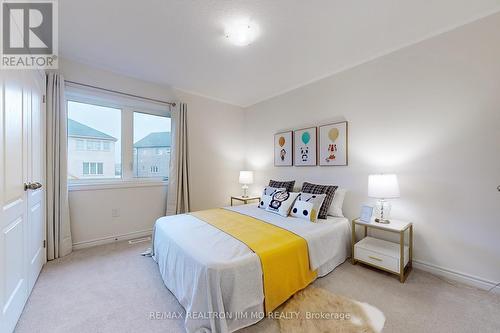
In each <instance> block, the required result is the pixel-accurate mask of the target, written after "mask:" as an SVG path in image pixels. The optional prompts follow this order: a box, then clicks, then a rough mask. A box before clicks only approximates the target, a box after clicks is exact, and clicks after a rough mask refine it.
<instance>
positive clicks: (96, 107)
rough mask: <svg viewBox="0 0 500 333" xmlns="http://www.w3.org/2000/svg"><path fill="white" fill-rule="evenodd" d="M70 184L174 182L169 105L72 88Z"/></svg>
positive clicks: (68, 95) (69, 99)
mask: <svg viewBox="0 0 500 333" xmlns="http://www.w3.org/2000/svg"><path fill="white" fill-rule="evenodd" d="M66 98H67V110H68V179H69V183H70V184H74V183H89V182H90V183H93V182H94V180H98V181H99V182H98V183H99V184H100V183H103V182H104V183H106V182H108V181H113V182H116V181H119V180H127V181H131V180H134V179H135V180H138V179H140V178H154V179H158V180H166V179H168V170H169V164H170V109H169V107H168V106H167V105H164V104H156V103H150V102H146V101H143V100H139V101H137V100H135V99H134V100H131V99H129V98H127V97H121V96H116V95H115V94H107V93H104V92H100V91H95V92H94V90H86V89H80V88H75V87H72V86H71V85H70V86H68V88H67V90H66Z"/></svg>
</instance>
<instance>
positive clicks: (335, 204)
mask: <svg viewBox="0 0 500 333" xmlns="http://www.w3.org/2000/svg"><path fill="white" fill-rule="evenodd" d="M346 193H347V190H346V189H345V188H338V189H337V190H336V191H335V195H334V196H333V201H332V205H331V206H330V209H329V210H328V215H332V216H336V217H344V213H343V212H342V206H343V205H344V198H345V194H346Z"/></svg>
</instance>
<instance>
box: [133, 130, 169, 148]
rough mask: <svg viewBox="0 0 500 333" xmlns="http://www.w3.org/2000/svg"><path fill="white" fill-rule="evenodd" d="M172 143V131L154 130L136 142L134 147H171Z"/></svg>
mask: <svg viewBox="0 0 500 333" xmlns="http://www.w3.org/2000/svg"><path fill="white" fill-rule="evenodd" d="M171 144H172V140H171V137H170V132H154V133H150V134H148V135H147V136H145V137H144V138H142V139H141V140H139V141H137V142H136V143H134V148H155V147H156V148H157V147H170V145H171Z"/></svg>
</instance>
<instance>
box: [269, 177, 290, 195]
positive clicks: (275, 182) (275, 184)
mask: <svg viewBox="0 0 500 333" xmlns="http://www.w3.org/2000/svg"><path fill="white" fill-rule="evenodd" d="M294 185H295V180H289V181H283V182H281V181H278V180H272V179H271V180H270V181H269V186H272V187H276V188H279V187H284V188H286V190H287V191H288V192H293V186H294Z"/></svg>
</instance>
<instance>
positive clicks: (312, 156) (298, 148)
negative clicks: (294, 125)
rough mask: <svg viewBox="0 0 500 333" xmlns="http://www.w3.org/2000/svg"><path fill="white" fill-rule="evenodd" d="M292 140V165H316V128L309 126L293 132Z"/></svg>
mask: <svg viewBox="0 0 500 333" xmlns="http://www.w3.org/2000/svg"><path fill="white" fill-rule="evenodd" d="M293 140H294V155H293V156H294V165H295V166H314V165H317V160H318V158H317V141H318V138H317V128H316V127H309V128H303V129H299V130H296V131H294V132H293Z"/></svg>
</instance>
